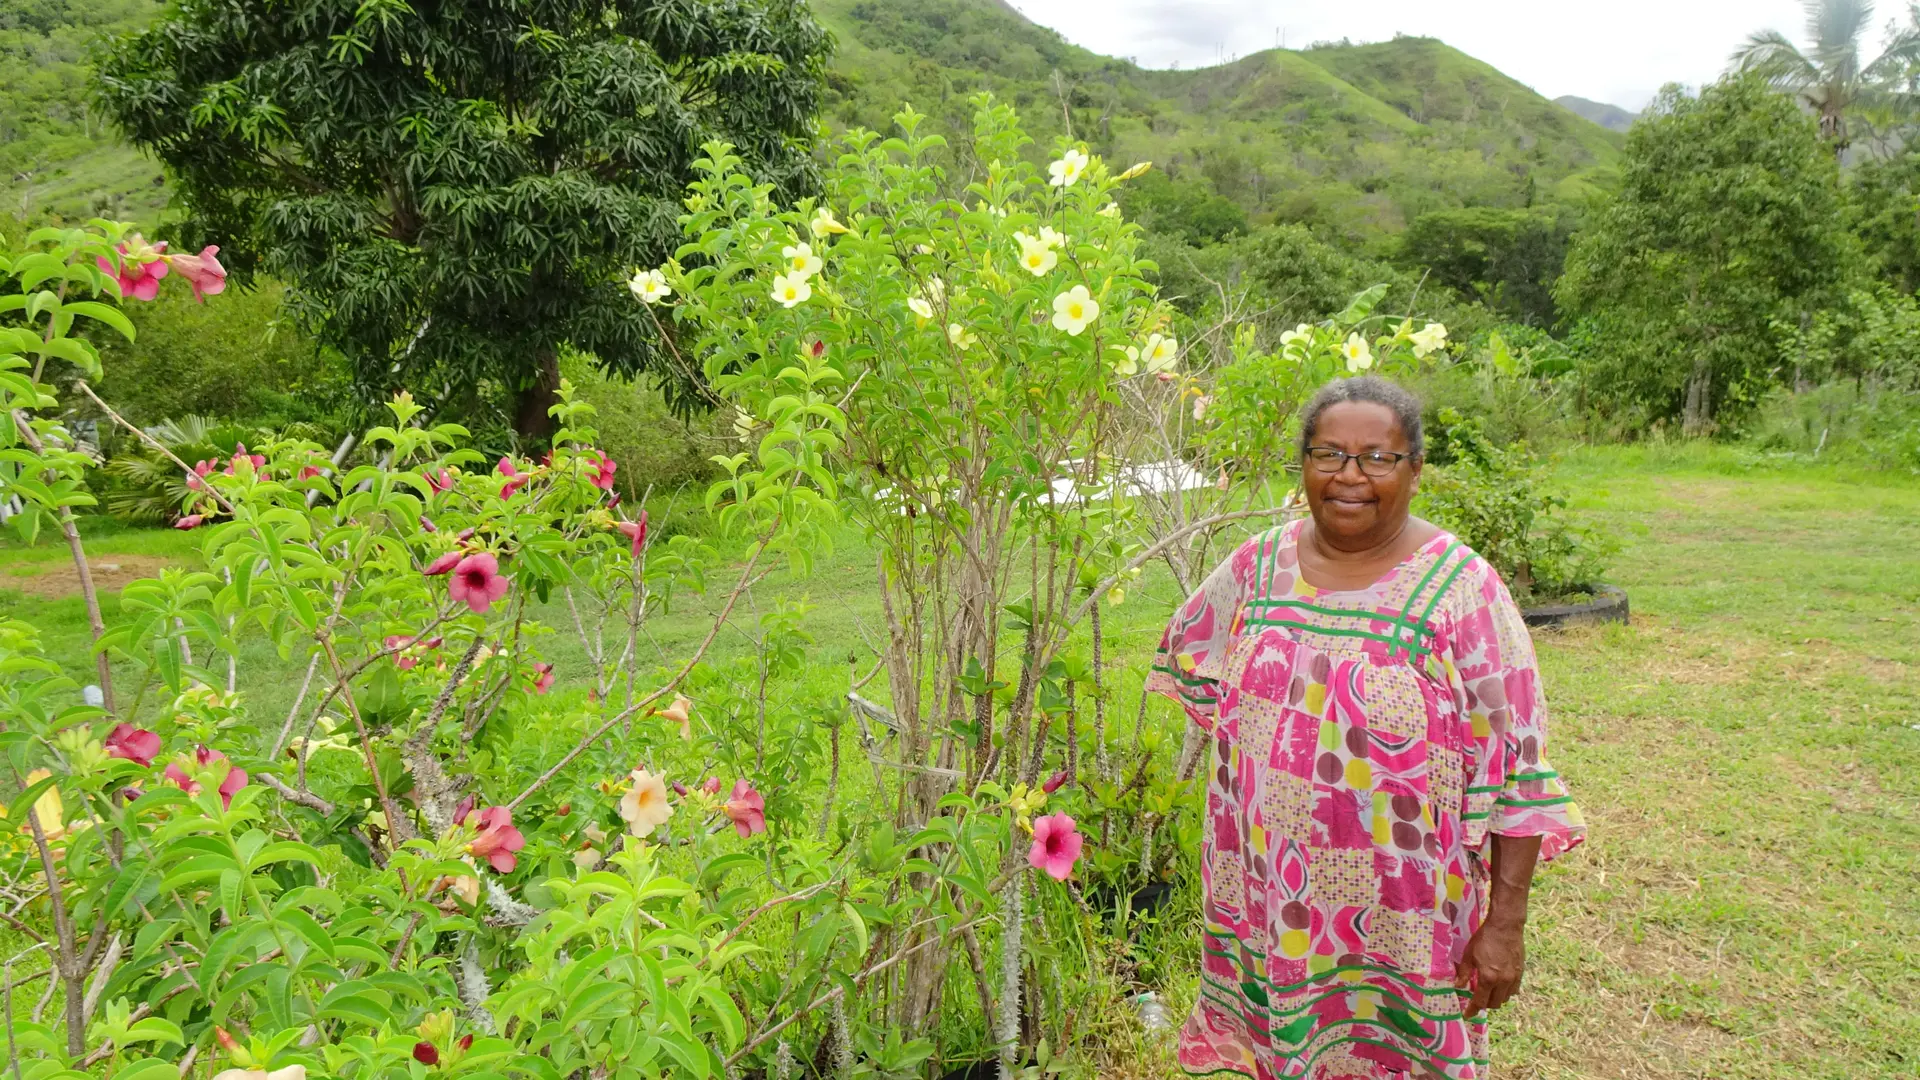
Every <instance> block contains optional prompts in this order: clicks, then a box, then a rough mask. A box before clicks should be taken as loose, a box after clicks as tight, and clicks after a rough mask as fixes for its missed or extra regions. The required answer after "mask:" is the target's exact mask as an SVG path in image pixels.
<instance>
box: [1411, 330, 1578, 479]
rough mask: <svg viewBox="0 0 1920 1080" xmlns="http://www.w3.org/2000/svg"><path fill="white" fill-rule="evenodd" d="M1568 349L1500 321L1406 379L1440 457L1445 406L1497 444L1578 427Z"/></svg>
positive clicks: (1536, 440)
mask: <svg viewBox="0 0 1920 1080" xmlns="http://www.w3.org/2000/svg"><path fill="white" fill-rule="evenodd" d="M1573 365H1574V355H1573V350H1572V349H1571V348H1569V347H1568V346H1567V345H1566V344H1565V343H1564V342H1561V341H1559V340H1557V339H1555V338H1553V337H1551V336H1549V335H1548V334H1547V333H1546V332H1545V331H1542V330H1539V329H1536V328H1534V327H1531V326H1525V325H1516V324H1512V323H1503V324H1499V325H1497V326H1493V327H1487V328H1484V329H1481V330H1480V331H1479V332H1477V333H1474V334H1472V335H1471V336H1469V337H1467V338H1466V340H1464V341H1462V342H1460V344H1459V346H1458V347H1457V348H1456V349H1454V350H1453V352H1452V353H1451V355H1450V357H1444V358H1440V360H1439V362H1437V363H1432V364H1428V365H1426V366H1423V367H1422V368H1421V369H1420V370H1419V371H1417V372H1415V373H1412V374H1411V375H1410V377H1409V378H1408V380H1407V381H1408V384H1409V386H1410V387H1411V388H1412V389H1413V390H1414V391H1415V392H1416V393H1417V394H1418V395H1419V397H1420V399H1421V401H1422V402H1423V403H1424V404H1425V407H1426V415H1427V421H1428V424H1429V426H1430V427H1432V428H1433V429H1434V430H1435V431H1436V433H1437V434H1436V439H1438V440H1440V442H1439V446H1440V453H1442V454H1443V455H1444V452H1445V451H1444V438H1445V436H1444V432H1445V425H1444V424H1441V423H1440V421H1439V414H1440V413H1441V412H1442V411H1443V410H1445V409H1452V410H1454V411H1455V412H1457V413H1459V414H1461V415H1463V416H1470V417H1472V418H1473V419H1474V421H1475V422H1476V423H1478V424H1479V425H1480V429H1481V432H1482V433H1483V434H1484V435H1485V436H1486V438H1487V439H1489V440H1491V441H1492V442H1493V443H1494V444H1496V445H1499V446H1506V445H1508V444H1511V443H1525V444H1527V445H1528V446H1533V447H1542V448H1545V447H1552V446H1555V445H1559V444H1562V443H1566V442H1571V441H1574V440H1577V439H1579V438H1580V437H1581V436H1582V435H1583V434H1584V433H1585V432H1584V429H1583V427H1582V424H1583V420H1584V417H1583V415H1582V413H1581V408H1580V385H1579V379H1578V377H1577V373H1576V372H1575V371H1574V368H1573Z"/></svg>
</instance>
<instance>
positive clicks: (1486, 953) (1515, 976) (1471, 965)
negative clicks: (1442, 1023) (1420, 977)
mask: <svg viewBox="0 0 1920 1080" xmlns="http://www.w3.org/2000/svg"><path fill="white" fill-rule="evenodd" d="M1526 967H1527V933H1526V924H1525V923H1518V924H1507V923H1502V922H1494V921H1491V920H1489V921H1488V922H1484V923H1482V924H1480V929H1479V930H1477V931H1475V932H1474V935H1473V937H1472V939H1471V940H1469V941H1468V942H1467V951H1466V953H1465V955H1463V956H1461V958H1460V963H1459V965H1458V966H1457V967H1456V968H1455V977H1454V980H1453V985H1454V986H1455V987H1457V988H1459V989H1462V990H1465V989H1468V988H1469V987H1471V988H1472V990H1473V999H1472V1000H1471V1001H1469V1002H1467V1015H1468V1016H1469V1017H1472V1016H1477V1015H1479V1013H1480V1011H1481V1010H1482V1009H1497V1008H1499V1007H1500V1006H1502V1005H1505V1004H1506V1003H1507V999H1508V998H1510V997H1512V996H1513V995H1514V994H1516V993H1518V992H1519V990H1520V976H1521V974H1522V973H1523V972H1524V971H1525V970H1526Z"/></svg>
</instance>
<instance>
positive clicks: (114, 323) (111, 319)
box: [60, 300, 134, 341]
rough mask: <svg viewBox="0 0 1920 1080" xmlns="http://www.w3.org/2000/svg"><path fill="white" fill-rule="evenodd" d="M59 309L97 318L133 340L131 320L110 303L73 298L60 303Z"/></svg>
mask: <svg viewBox="0 0 1920 1080" xmlns="http://www.w3.org/2000/svg"><path fill="white" fill-rule="evenodd" d="M60 310H61V311H64V312H67V313H69V314H73V315H85V316H86V317H87V318H89V319H98V320H99V321H101V322H103V323H106V324H107V325H108V326H111V327H113V328H114V329H115V330H118V331H120V336H122V337H124V338H126V339H127V340H128V341H132V340H133V336H134V335H133V320H132V319H129V318H127V316H126V313H125V312H123V311H121V310H120V309H119V308H117V307H114V306H112V305H110V304H102V303H100V302H99V301H97V300H74V301H70V302H68V303H66V304H62V305H61V307H60Z"/></svg>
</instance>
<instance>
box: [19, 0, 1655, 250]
mask: <svg viewBox="0 0 1920 1080" xmlns="http://www.w3.org/2000/svg"><path fill="white" fill-rule="evenodd" d="M20 4H24V5H25V10H24V12H23V13H19V14H16V13H15V11H14V7H15V6H18V5H20ZM814 8H815V12H816V15H817V17H818V18H819V19H820V21H821V22H822V24H823V25H825V26H826V27H827V28H828V29H830V30H831V31H833V33H834V35H835V38H836V39H837V41H838V54H837V56H836V59H835V61H834V65H833V68H832V71H831V72H830V74H829V93H828V97H827V105H826V108H825V119H826V120H827V121H828V122H829V123H831V124H834V125H835V126H847V125H851V124H864V125H867V126H869V127H875V128H882V129H884V128H885V127H886V126H887V124H888V120H889V117H890V116H891V115H892V114H893V113H894V112H895V111H896V110H897V109H898V108H899V107H900V105H901V103H902V102H907V101H910V102H912V103H913V105H914V106H915V107H916V108H918V109H920V110H921V111H923V112H928V113H933V114H936V115H940V116H941V118H942V119H943V120H946V121H948V122H953V123H960V124H964V123H965V122H966V118H967V114H968V113H969V111H970V110H969V107H968V105H967V98H968V97H969V96H970V95H971V94H973V93H974V92H976V91H979V90H983V89H985V90H991V91H993V92H994V93H995V94H997V95H999V96H1000V97H1002V98H1003V99H1006V100H1008V101H1010V102H1012V103H1013V104H1014V105H1015V106H1016V107H1018V108H1019V109H1020V111H1021V114H1022V116H1023V118H1024V119H1025V120H1026V122H1027V124H1028V126H1029V130H1031V131H1032V132H1033V133H1034V135H1035V136H1036V138H1037V139H1038V140H1039V145H1038V146H1037V147H1036V148H1035V151H1034V152H1035V154H1036V155H1039V154H1043V153H1047V152H1049V151H1050V149H1051V145H1052V141H1053V139H1054V138H1055V137H1057V136H1059V135H1061V134H1064V133H1065V132H1066V130H1067V127H1068V125H1069V124H1071V126H1072V133H1073V135H1074V136H1075V137H1076V138H1080V139H1084V140H1086V141H1087V142H1089V143H1091V144H1092V145H1093V146H1094V147H1095V148H1096V149H1097V150H1099V151H1100V152H1102V153H1104V154H1106V155H1107V156H1108V157H1110V158H1111V159H1113V160H1116V161H1124V162H1129V163H1130V162H1132V161H1136V160H1152V161H1154V162H1155V163H1156V165H1157V166H1158V171H1159V172H1160V173H1161V176H1162V178H1163V179H1162V180H1160V181H1158V182H1157V183H1158V184H1159V186H1158V187H1154V186H1153V185H1147V186H1145V187H1143V189H1142V190H1143V191H1144V192H1146V193H1148V194H1147V195H1143V196H1142V197H1143V198H1148V197H1152V198H1161V197H1164V199H1165V200H1167V201H1166V205H1168V206H1173V205H1175V204H1178V205H1179V206H1182V207H1187V208H1188V209H1193V208H1196V207H1197V208H1201V209H1207V208H1211V209H1210V210H1209V211H1208V212H1209V213H1210V214H1211V216H1210V217H1209V218H1208V220H1209V221H1213V222H1217V223H1219V224H1217V225H1206V226H1204V227H1201V228H1200V229H1199V231H1200V232H1201V233H1203V234H1204V233H1206V232H1209V231H1218V230H1219V229H1225V228H1228V227H1229V226H1231V225H1232V224H1233V223H1234V222H1236V221H1238V222H1246V223H1252V224H1258V223H1261V222H1267V221H1300V222H1306V223H1309V224H1313V225H1315V226H1317V227H1319V228H1321V229H1322V230H1324V231H1327V232H1330V233H1334V234H1338V235H1344V236H1346V237H1348V238H1350V239H1353V240H1357V241H1378V240H1380V239H1382V238H1385V237H1387V236H1391V235H1393V234H1396V233H1398V232H1399V231H1400V230H1401V229H1402V228H1403V227H1404V226H1405V225H1406V223H1407V222H1409V221H1411V220H1412V219H1413V218H1415V217H1417V216H1418V215H1420V214H1421V213H1424V212H1426V211H1429V210H1435V209H1444V208H1450V207H1458V206H1464V205H1480V206H1525V205H1531V204H1533V203H1535V202H1547V201H1576V200H1578V199H1580V198H1581V197H1583V196H1584V195H1585V194H1586V193H1588V192H1590V191H1592V190H1594V188H1595V187H1596V186H1601V187H1603V186H1605V185H1606V184H1607V183H1609V182H1610V181H1609V178H1610V176H1611V175H1612V171H1613V168H1614V163H1615V161H1616V160H1617V158H1618V154H1619V149H1618V148H1619V145H1620V136H1619V135H1617V134H1616V133H1613V132H1609V131H1606V130H1604V129H1603V128H1600V127H1599V126H1597V125H1594V124H1591V123H1589V122H1587V121H1585V120H1583V119H1581V118H1579V117H1577V116H1574V115H1573V114H1571V113H1569V112H1567V111H1566V110H1564V109H1562V108H1559V107H1557V106H1555V105H1554V104H1553V103H1551V102H1549V101H1547V100H1546V99H1544V98H1542V97H1540V96H1539V95H1538V94H1536V93H1534V92H1533V91H1532V90H1530V89H1528V88H1527V87H1525V86H1523V85H1521V84H1520V83H1518V82H1515V81H1514V80H1512V79H1510V78H1507V77H1506V76H1504V75H1502V74H1501V73H1500V72H1499V71H1497V70H1496V69H1495V68H1493V67H1492V66H1490V65H1488V64H1486V63H1483V62H1481V61H1479V60H1476V59H1474V58H1472V57H1469V56H1467V55H1465V54H1464V53H1461V52H1459V51H1457V50H1455V49H1452V48H1449V47H1448V46H1446V45H1444V44H1442V43H1441V42H1439V41H1436V40H1433V39H1428V38H1401V39H1396V40H1394V41H1392V42H1386V43H1382V44H1376V45H1339V46H1328V47H1320V48H1313V49H1308V50H1305V51H1286V50H1280V49H1270V50H1267V51H1264V52H1260V53H1255V54H1253V55H1250V56H1246V57H1243V58H1241V59H1239V60H1237V61H1236V62H1234V63H1231V64H1225V65H1220V66H1217V67H1211V68H1205V69H1199V70H1193V71H1149V70H1146V69H1142V68H1140V67H1138V66H1136V65H1134V64H1132V63H1130V62H1128V61H1125V60H1120V59H1116V58H1113V57H1106V56H1101V55H1098V54H1096V53H1092V52H1089V51H1087V50H1085V49H1082V48H1079V47H1077V46H1074V45H1071V44H1069V43H1068V42H1066V41H1065V40H1064V39H1063V38H1062V37H1061V36H1060V35H1059V34H1057V33H1055V32H1054V31H1052V30H1048V29H1046V28H1044V27H1040V26H1037V25H1035V24H1034V23H1032V22H1030V21H1028V20H1027V19H1026V18H1024V17H1023V16H1021V15H1020V14H1019V13H1018V12H1016V11H1014V10H1013V9H1012V8H1011V7H1010V6H1008V5H1007V4H1005V3H1001V2H999V0H815V4H814ZM158 9H159V0H14V4H13V5H9V6H8V8H7V11H6V13H5V14H0V105H4V106H5V108H4V110H0V168H4V173H0V185H4V186H0V200H3V201H0V207H4V209H5V211H6V212H25V213H33V214H44V213H54V214H58V215H61V216H66V217H79V216H85V215H86V214H88V213H92V212H96V211H98V210H100V209H106V208H112V209H114V210H115V212H117V213H120V214H123V215H128V216H132V217H135V218H136V219H148V218H151V217H152V216H154V215H155V214H156V213H157V211H158V208H159V206H160V205H161V203H162V201H163V200H164V191H163V189H162V188H160V187H159V186H157V185H156V179H157V170H156V169H155V168H154V167H153V165H152V164H151V163H150V162H148V161H146V160H145V159H143V158H141V157H139V156H138V155H136V154H134V153H132V152H131V151H128V150H126V149H125V148H122V147H120V146H118V145H117V144H116V143H115V142H114V141H113V139H112V137H111V135H110V134H109V133H105V132H102V130H101V129H100V126H99V124H98V122H97V120H94V119H92V118H91V117H90V115H89V114H88V113H87V111H86V107H85V100H86V94H85V76H86V43H87V42H88V41H89V40H90V39H91V38H93V37H95V36H97V35H98V34H100V33H102V32H114V31H119V30H123V29H127V28H130V27H134V26H138V25H140V24H141V23H142V22H144V21H145V20H146V19H148V18H151V16H152V13H153V12H154V11H157V10H158ZM1164 178H1172V180H1173V181H1175V183H1174V184H1173V185H1168V184H1167V183H1166V182H1165V179H1164ZM1169 190H1172V191H1174V192H1175V194H1168V193H1167V192H1168V191H1169ZM1154 192H1159V193H1160V194H1159V195H1153V194H1152V193H1154ZM1209 200H1211V201H1209ZM1222 208H1224V210H1223V209H1222ZM1169 212H1170V213H1171V211H1169ZM1181 212H1183V213H1184V212H1185V211H1181ZM1146 216H1148V217H1149V219H1151V217H1152V214H1151V213H1150V212H1149V213H1148V214H1147V215H1146Z"/></svg>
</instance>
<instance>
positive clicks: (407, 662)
mask: <svg viewBox="0 0 1920 1080" xmlns="http://www.w3.org/2000/svg"><path fill="white" fill-rule="evenodd" d="M380 644H381V646H382V647H383V648H385V649H386V651H388V652H390V653H393V654H394V657H393V666H394V667H397V668H399V669H400V670H401V671H411V670H412V669H413V666H414V665H415V664H418V663H419V662H420V658H419V657H418V656H414V655H412V651H413V650H412V645H413V639H412V638H410V637H406V636H404V635H401V634H394V635H392V636H391V637H388V638H387V639H386V640H385V641H382V642H381V643H380Z"/></svg>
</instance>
